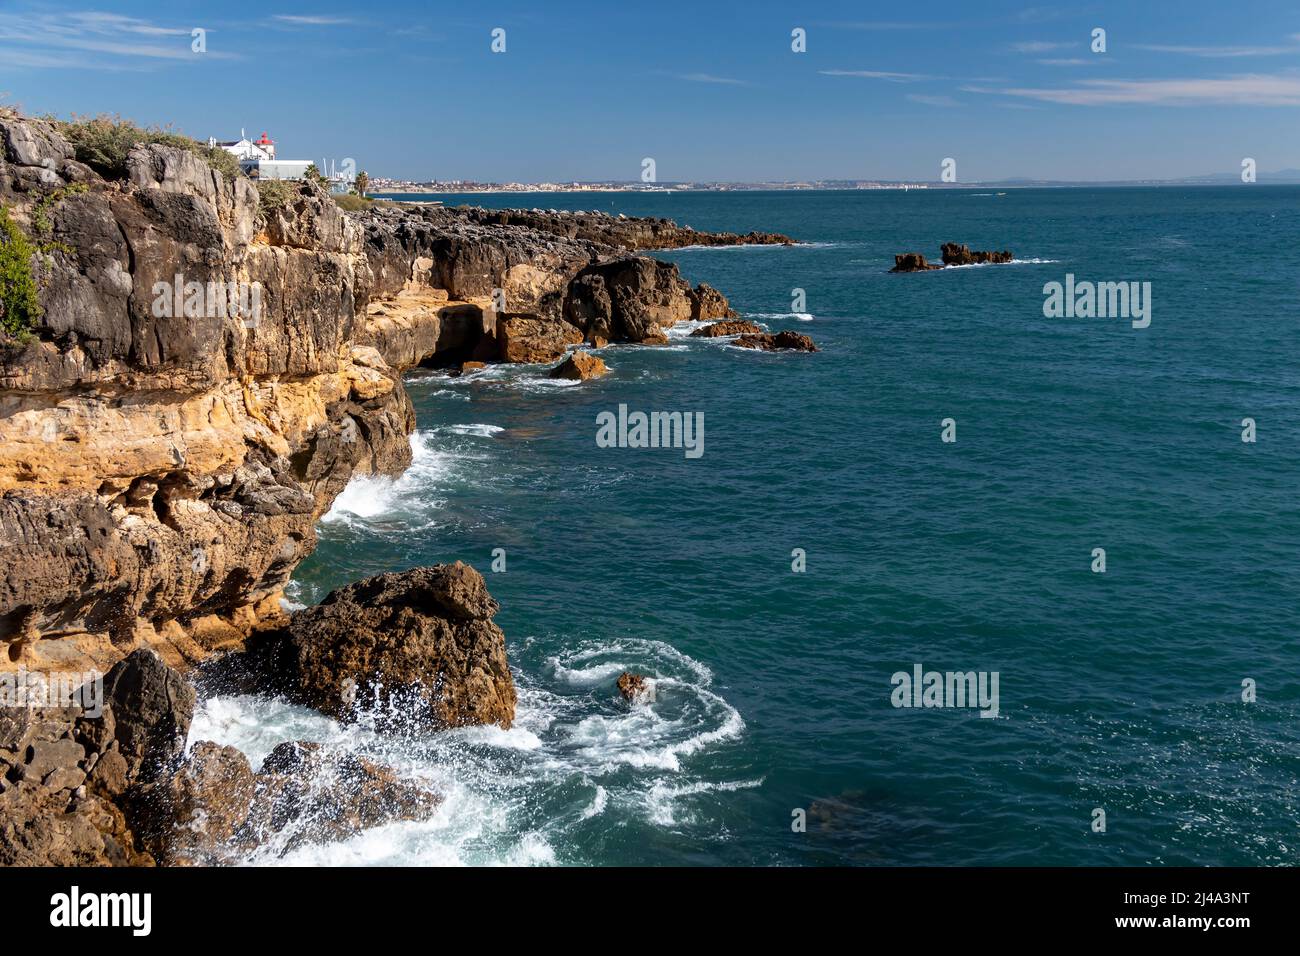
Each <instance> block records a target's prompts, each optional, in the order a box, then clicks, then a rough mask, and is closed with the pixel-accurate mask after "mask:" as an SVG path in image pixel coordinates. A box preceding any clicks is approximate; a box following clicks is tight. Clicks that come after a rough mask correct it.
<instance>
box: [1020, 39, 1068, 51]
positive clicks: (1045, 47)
mask: <svg viewBox="0 0 1300 956" xmlns="http://www.w3.org/2000/svg"><path fill="white" fill-rule="evenodd" d="M1072 46H1078V44H1076V43H1059V42H1056V41H1054V40H1023V41H1021V42H1019V43H1013V44H1011V49H1012V50H1014V51H1015V52H1016V53H1050V52H1051V51H1052V50H1064V49H1067V48H1069V47H1072Z"/></svg>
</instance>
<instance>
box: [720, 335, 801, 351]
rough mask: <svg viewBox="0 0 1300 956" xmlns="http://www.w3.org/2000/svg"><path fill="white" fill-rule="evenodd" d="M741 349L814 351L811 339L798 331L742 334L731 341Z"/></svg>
mask: <svg viewBox="0 0 1300 956" xmlns="http://www.w3.org/2000/svg"><path fill="white" fill-rule="evenodd" d="M731 344H732V345H737V346H739V347H740V348H742V349H760V350H762V351H764V352H788V351H794V352H816V351H818V349H817V346H816V344H814V342H813V340H812V339H810V338H809V337H808V336H806V335H801V334H800V333H798V332H776V333H772V332H763V333H761V334H759V335H742V336H741V337H740V338H738V339H736V341H734V342H732V343H731Z"/></svg>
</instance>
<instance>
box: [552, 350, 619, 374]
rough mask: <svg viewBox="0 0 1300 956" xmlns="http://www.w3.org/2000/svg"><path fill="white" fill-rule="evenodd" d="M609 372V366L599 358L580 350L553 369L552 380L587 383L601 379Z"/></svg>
mask: <svg viewBox="0 0 1300 956" xmlns="http://www.w3.org/2000/svg"><path fill="white" fill-rule="evenodd" d="M608 371H609V366H607V365H606V364H605V363H604V362H603V361H601V359H600V357H599V356H597V355H592V354H591V353H590V352H583V351H581V350H579V351H577V352H571V353H569V357H568V358H566V359H565V360H564V361H563V362H561V363H560V364H559V365H557V366H555V368H553V369H551V378H567V379H573V380H575V381H579V382H585V381H587V380H588V379H592V378H600V376H602V375H604V374H606V373H607V372H608Z"/></svg>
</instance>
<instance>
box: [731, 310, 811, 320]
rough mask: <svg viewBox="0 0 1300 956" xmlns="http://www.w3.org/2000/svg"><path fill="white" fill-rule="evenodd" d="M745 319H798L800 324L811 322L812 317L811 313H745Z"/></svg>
mask: <svg viewBox="0 0 1300 956" xmlns="http://www.w3.org/2000/svg"><path fill="white" fill-rule="evenodd" d="M745 318H747V319H798V320H799V321H800V322H811V321H812V320H813V315H812V313H811V312H746V313H745Z"/></svg>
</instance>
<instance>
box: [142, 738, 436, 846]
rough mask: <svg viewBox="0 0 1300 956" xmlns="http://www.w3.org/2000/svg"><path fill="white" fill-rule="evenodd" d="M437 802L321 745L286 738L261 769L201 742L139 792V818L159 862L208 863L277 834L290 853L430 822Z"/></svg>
mask: <svg viewBox="0 0 1300 956" xmlns="http://www.w3.org/2000/svg"><path fill="white" fill-rule="evenodd" d="M437 804H438V798H437V796H436V795H435V794H432V793H430V792H429V791H427V790H424V789H422V788H420V787H418V786H415V785H414V784H411V783H407V782H406V781H403V780H401V779H400V778H399V777H398V776H397V774H396V773H394V772H393V770H391V769H390V768H388V767H384V766H381V765H379V764H377V763H374V762H373V761H370V760H367V759H365V758H364V757H360V756H357V755H355V754H350V753H334V752H327V751H326V750H325V748H323V747H321V745H320V744H315V743H307V742H303V741H295V742H289V743H283V744H280V745H278V746H277V747H276V748H275V749H274V750H272V751H271V753H270V754H269V755H268V756H267V758H266V760H265V761H264V762H263V764H262V769H261V770H260V771H258V772H257V773H254V772H253V771H252V769H251V767H250V766H249V763H248V759H247V758H246V757H245V756H244V755H243V754H242V753H240V752H239V751H238V750H236V749H235V748H233V747H221V746H218V745H217V744H214V743H210V742H207V741H202V742H200V743H197V744H195V745H194V748H193V750H192V751H191V754H190V757H189V759H188V760H187V761H186V762H185V763H184V764H183V765H182V766H180V767H178V768H177V769H176V770H175V771H174V772H173V773H172V775H171V776H170V777H169V778H167V779H166V780H163V781H160V782H159V783H156V784H152V785H150V786H147V787H144V788H140V789H139V790H138V791H137V792H136V794H135V795H134V798H133V800H132V819H133V820H134V821H135V823H136V831H137V833H138V834H139V835H140V837H141V839H142V840H144V841H145V843H146V844H147V845H148V847H149V848H150V850H151V851H152V852H153V854H154V855H155V856H156V857H157V859H158V860H159V862H162V863H166V864H168V865H173V866H174V865H196V864H197V865H208V864H214V863H235V862H239V861H240V858H241V857H242V856H244V855H246V854H247V853H248V852H250V851H252V850H254V849H256V848H258V847H260V846H263V845H265V844H267V843H268V842H270V841H273V840H274V841H275V842H276V845H277V848H278V849H279V850H280V852H282V853H283V852H287V851H289V850H292V849H293V848H294V847H296V846H298V845H300V844H302V843H304V842H310V843H325V842H331V841H334V840H341V839H346V838H348V837H351V836H353V835H355V834H356V833H358V832H360V831H361V830H364V829H367V828H369V827H374V826H379V825H382V824H385V823H389V822H392V821H394V820H415V819H423V818H425V817H427V816H428V814H429V813H431V812H432V811H433V809H434V808H435V807H436V806H437Z"/></svg>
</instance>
